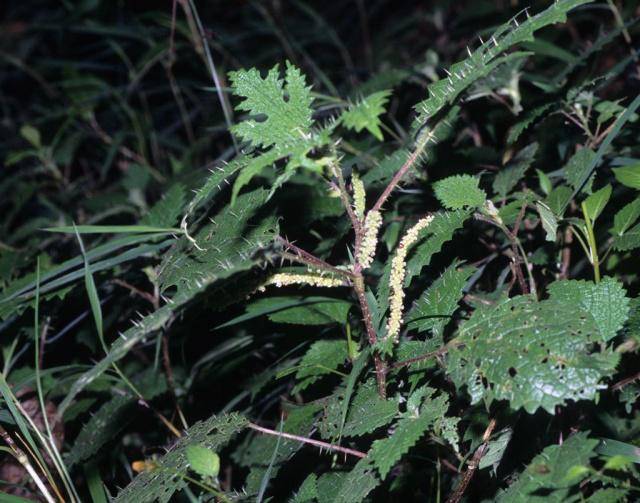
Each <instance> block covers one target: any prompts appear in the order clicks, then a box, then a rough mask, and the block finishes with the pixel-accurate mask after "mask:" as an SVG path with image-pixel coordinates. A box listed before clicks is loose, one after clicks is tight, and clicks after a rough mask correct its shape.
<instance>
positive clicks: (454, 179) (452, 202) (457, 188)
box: [433, 175, 487, 210]
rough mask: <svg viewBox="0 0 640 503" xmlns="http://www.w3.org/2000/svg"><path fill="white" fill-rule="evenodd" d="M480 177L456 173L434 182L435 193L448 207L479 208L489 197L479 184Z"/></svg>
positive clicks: (454, 208) (453, 208)
mask: <svg viewBox="0 0 640 503" xmlns="http://www.w3.org/2000/svg"><path fill="white" fill-rule="evenodd" d="M479 183H480V179H479V178H476V177H475V176H471V175H456V176H450V177H449V178H445V179H444V180H440V181H437V182H436V183H434V184H433V189H434V191H435V195H436V197H437V198H438V200H439V201H440V203H441V204H442V205H443V206H444V207H445V208H448V209H451V210H457V209H462V208H467V207H470V208H477V207H478V206H482V205H483V204H484V202H485V200H486V199H487V194H486V193H485V192H484V190H482V189H481V188H480V187H479V186H478V185H479Z"/></svg>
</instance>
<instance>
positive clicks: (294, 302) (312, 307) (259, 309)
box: [216, 295, 351, 329]
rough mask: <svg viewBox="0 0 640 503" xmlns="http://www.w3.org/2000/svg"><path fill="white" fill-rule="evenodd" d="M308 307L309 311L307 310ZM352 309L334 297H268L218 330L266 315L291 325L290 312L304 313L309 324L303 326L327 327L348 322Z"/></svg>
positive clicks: (254, 303) (249, 306) (253, 304)
mask: <svg viewBox="0 0 640 503" xmlns="http://www.w3.org/2000/svg"><path fill="white" fill-rule="evenodd" d="M307 307H308V309H306V308H307ZM350 307H351V304H350V303H348V302H346V301H343V300H340V299H334V298H332V297H319V296H312V297H305V296H295V295H290V296H286V297H268V298H265V299H259V300H257V301H254V302H251V303H249V304H247V306H246V307H245V309H246V311H247V312H246V313H245V314H242V315H240V316H237V317H235V318H233V319H231V320H229V321H227V322H225V323H223V324H222V325H218V326H217V327H216V329H218V328H225V327H231V326H233V325H237V324H238V323H243V322H245V321H248V320H252V319H255V318H259V317H260V316H264V315H267V316H268V317H269V319H271V320H273V321H280V322H284V323H289V322H290V321H289V320H290V319H291V317H290V316H289V315H288V314H287V313H289V312H290V310H293V312H294V313H296V312H297V313H304V318H303V321H305V320H306V321H307V323H303V324H309V325H313V324H317V325H325V324H327V323H331V322H337V323H344V322H345V321H346V316H347V312H348V308H350ZM280 313H285V314H284V315H283V317H284V318H285V319H286V320H287V321H285V320H284V319H282V320H280V319H278V318H277V316H278V315H279V314H280ZM274 316H275V317H276V318H275V319H274V318H273V317H274Z"/></svg>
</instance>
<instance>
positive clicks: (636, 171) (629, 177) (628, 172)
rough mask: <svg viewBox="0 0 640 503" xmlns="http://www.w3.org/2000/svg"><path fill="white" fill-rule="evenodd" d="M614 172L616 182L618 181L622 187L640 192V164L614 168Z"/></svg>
mask: <svg viewBox="0 0 640 503" xmlns="http://www.w3.org/2000/svg"><path fill="white" fill-rule="evenodd" d="M612 171H613V174H614V176H615V177H616V180H618V181H619V182H620V183H621V184H622V185H625V186H627V187H630V188H632V189H636V190H640V164H632V165H629V166H622V167H621V168H613V169H612Z"/></svg>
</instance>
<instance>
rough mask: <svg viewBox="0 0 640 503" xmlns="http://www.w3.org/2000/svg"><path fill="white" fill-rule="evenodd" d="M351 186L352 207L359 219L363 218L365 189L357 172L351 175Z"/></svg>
mask: <svg viewBox="0 0 640 503" xmlns="http://www.w3.org/2000/svg"><path fill="white" fill-rule="evenodd" d="M351 186H352V187H353V208H354V210H355V213H356V216H357V217H358V219H359V220H362V219H363V218H364V208H365V191H364V183H362V180H360V177H359V176H358V174H357V173H355V172H354V173H353V175H351Z"/></svg>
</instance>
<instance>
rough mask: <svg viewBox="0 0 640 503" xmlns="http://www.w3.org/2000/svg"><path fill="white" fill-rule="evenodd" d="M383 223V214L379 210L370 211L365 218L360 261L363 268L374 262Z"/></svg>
mask: <svg viewBox="0 0 640 503" xmlns="http://www.w3.org/2000/svg"><path fill="white" fill-rule="evenodd" d="M381 225H382V215H381V214H380V212H379V211H373V210H372V211H370V212H369V213H367V217H366V218H365V220H364V236H363V237H362V243H360V250H359V253H358V262H359V263H360V265H361V266H362V268H363V269H366V268H367V267H369V266H370V265H371V262H373V257H374V255H375V254H376V246H377V245H378V231H379V230H380V226H381Z"/></svg>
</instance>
